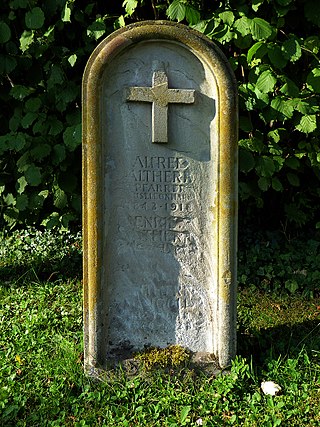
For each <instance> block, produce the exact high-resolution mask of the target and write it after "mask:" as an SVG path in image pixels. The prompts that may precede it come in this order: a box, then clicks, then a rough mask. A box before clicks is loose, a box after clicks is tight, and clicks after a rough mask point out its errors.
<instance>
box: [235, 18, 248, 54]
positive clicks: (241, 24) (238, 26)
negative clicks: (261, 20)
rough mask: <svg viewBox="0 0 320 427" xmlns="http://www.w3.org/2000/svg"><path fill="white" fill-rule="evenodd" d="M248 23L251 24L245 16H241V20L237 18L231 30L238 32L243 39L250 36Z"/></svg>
mask: <svg viewBox="0 0 320 427" xmlns="http://www.w3.org/2000/svg"><path fill="white" fill-rule="evenodd" d="M250 22H251V20H250V19H249V18H247V17H246V16H242V17H241V18H239V19H237V20H236V21H235V23H234V25H233V28H234V29H235V30H236V31H237V32H239V33H240V34H241V35H242V36H243V37H244V36H247V35H249V34H250ZM248 54H249V53H248ZM250 61H251V59H250ZM250 61H249V62H250Z"/></svg>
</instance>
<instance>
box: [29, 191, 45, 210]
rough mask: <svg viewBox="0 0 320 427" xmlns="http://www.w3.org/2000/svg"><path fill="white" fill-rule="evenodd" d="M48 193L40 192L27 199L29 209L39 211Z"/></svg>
mask: <svg viewBox="0 0 320 427" xmlns="http://www.w3.org/2000/svg"><path fill="white" fill-rule="evenodd" d="M48 194H49V191H47V190H45V191H41V192H40V193H39V194H37V193H34V194H32V195H31V196H30V197H29V209H39V208H41V207H42V206H43V202H44V201H45V199H46V198H47V197H48Z"/></svg>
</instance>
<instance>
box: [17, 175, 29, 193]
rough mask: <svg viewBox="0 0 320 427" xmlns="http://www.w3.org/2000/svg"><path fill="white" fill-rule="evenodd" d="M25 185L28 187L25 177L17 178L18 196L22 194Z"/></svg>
mask: <svg viewBox="0 0 320 427" xmlns="http://www.w3.org/2000/svg"><path fill="white" fill-rule="evenodd" d="M27 185H28V183H27V180H26V178H25V176H20V178H18V180H17V185H16V189H17V192H18V193H19V194H22V193H23V192H24V190H25V188H26V186H27Z"/></svg>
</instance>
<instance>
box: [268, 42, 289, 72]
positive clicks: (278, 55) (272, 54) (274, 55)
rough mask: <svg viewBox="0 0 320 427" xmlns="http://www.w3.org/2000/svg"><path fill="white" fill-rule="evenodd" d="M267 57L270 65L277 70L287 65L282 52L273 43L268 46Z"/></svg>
mask: <svg viewBox="0 0 320 427" xmlns="http://www.w3.org/2000/svg"><path fill="white" fill-rule="evenodd" d="M268 57H269V59H270V61H271V63H272V65H273V66H275V67H277V68H279V69H282V68H283V67H285V66H286V65H287V62H288V60H287V59H286V58H285V54H284V52H283V50H282V49H281V48H280V47H279V46H277V45H275V44H273V43H272V44H269V45H268Z"/></svg>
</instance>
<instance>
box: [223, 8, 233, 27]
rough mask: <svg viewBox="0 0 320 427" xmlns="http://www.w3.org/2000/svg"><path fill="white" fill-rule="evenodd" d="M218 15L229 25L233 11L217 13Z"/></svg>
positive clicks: (231, 22)
mask: <svg viewBox="0 0 320 427" xmlns="http://www.w3.org/2000/svg"><path fill="white" fill-rule="evenodd" d="M219 17H220V18H221V20H222V22H223V23H224V24H228V25H229V26H230V27H231V25H232V24H233V22H234V13H233V12H231V10H227V11H225V12H221V13H219Z"/></svg>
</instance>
